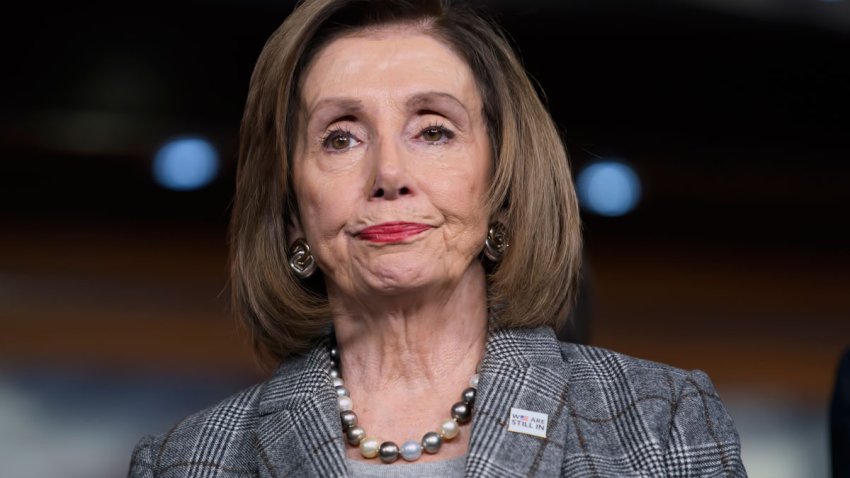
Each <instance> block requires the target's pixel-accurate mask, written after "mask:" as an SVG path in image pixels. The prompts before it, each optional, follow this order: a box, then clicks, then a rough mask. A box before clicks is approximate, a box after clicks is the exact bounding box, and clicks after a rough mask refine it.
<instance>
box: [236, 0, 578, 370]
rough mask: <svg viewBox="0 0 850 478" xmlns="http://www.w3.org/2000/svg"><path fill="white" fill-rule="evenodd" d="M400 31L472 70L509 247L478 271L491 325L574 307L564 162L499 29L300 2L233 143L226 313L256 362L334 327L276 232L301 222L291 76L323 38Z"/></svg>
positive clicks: (410, 11) (573, 205)
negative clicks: (429, 38) (236, 146)
mask: <svg viewBox="0 0 850 478" xmlns="http://www.w3.org/2000/svg"><path fill="white" fill-rule="evenodd" d="M399 23H411V24H415V25H417V26H418V27H419V28H421V29H422V30H423V31H424V32H426V33H428V34H431V35H433V36H434V37H435V38H437V39H438V40H441V41H443V42H444V43H446V44H447V45H449V46H450V47H451V48H452V49H453V50H454V51H455V53H456V54H458V55H459V56H460V57H461V58H463V59H464V60H465V61H466V62H467V63H468V64H469V66H470V68H471V69H472V72H473V74H474V75H475V79H476V82H477V84H478V87H479V89H480V92H481V97H482V99H483V100H484V108H483V109H484V111H483V114H484V118H485V121H486V124H487V129H488V134H489V135H490V138H491V142H492V148H493V154H494V161H495V174H494V176H493V182H492V184H491V185H490V190H489V196H488V204H487V205H488V207H489V210H490V211H491V217H493V218H498V219H499V220H500V221H501V222H502V223H503V224H504V225H505V226H506V229H507V236H508V242H509V244H510V247H508V249H507V251H506V253H505V255H504V257H503V258H502V260H501V262H500V263H499V264H498V265H496V266H495V267H490V268H488V301H489V304H490V306H491V308H492V309H493V310H496V311H498V313H497V314H494V315H495V317H496V318H495V324H494V325H495V326H497V327H529V326H538V325H552V326H556V327H557V326H558V325H560V323H561V322H562V321H563V320H566V316H567V313H568V312H569V309H570V307H571V306H572V304H573V302H574V300H575V291H576V285H577V280H578V274H579V268H580V262H581V232H580V223H579V213H578V204H577V201H576V197H575V191H574V188H573V183H572V179H571V175H570V169H569V164H568V161H567V155H566V151H565V149H564V145H563V143H562V142H561V138H560V135H559V133H558V130H557V128H556V126H555V124H554V122H553V121H552V118H551V117H550V115H549V113H548V111H547V110H546V107H545V106H544V105H543V104H542V102H541V101H540V98H539V97H538V95H537V92H536V91H535V89H534V86H533V85H532V84H531V82H530V81H529V78H528V75H527V74H526V72H525V69H524V68H523V67H522V64H521V63H520V61H519V59H518V58H517V55H516V54H515V53H514V51H513V49H512V48H511V45H510V43H509V42H508V40H507V39H506V38H505V35H504V34H503V33H502V32H501V30H500V29H499V28H498V27H497V26H495V24H494V23H493V22H491V21H489V20H487V19H485V18H484V17H483V16H482V15H480V14H478V13H476V12H474V11H473V10H471V9H469V8H466V7H462V6H457V5H453V4H451V2H450V1H449V0H424V1H423V0H420V1H415V0H306V1H304V2H303V3H301V4H299V6H298V7H297V8H296V9H295V10H294V11H293V12H292V14H291V15H289V17H287V19H286V20H285V21H284V22H283V24H282V25H281V26H280V28H278V29H277V31H275V32H274V34H272V36H271V37H270V38H269V40H268V42H267V43H266V45H265V47H264V48H263V51H262V52H261V53H260V57H259V59H258V60H257V64H256V67H255V69H254V73H253V75H252V76H251V83H250V88H249V91H248V99H247V103H246V106H245V113H244V116H243V118H242V125H241V133H240V134H241V138H240V150H239V165H238V170H237V179H236V195H235V199H234V204H233V213H232V221H231V229H230V241H231V242H230V248H231V251H230V253H231V282H232V287H233V305H234V307H235V310H236V313H237V315H238V316H239V317H240V319H241V320H242V322H243V323H244V324H245V325H246V326H247V329H248V330H249V332H250V333H251V337H252V339H253V343H254V346H255V348H256V350H257V351H258V352H259V353H261V354H262V355H263V356H265V357H268V358H272V359H275V360H282V359H284V358H286V357H288V356H290V355H292V354H295V353H298V352H301V351H303V350H305V349H306V348H307V347H309V346H310V344H311V343H312V341H313V340H314V339H316V338H317V337H318V336H320V335H322V334H324V333H326V332H327V330H328V327H329V325H330V323H331V314H330V307H329V305H328V301H327V297H326V295H325V293H324V289H323V279H322V277H321V273H318V272H317V274H315V275H314V277H313V278H311V280H310V281H308V282H302V281H300V280H299V279H298V278H297V277H295V276H294V275H293V273H292V271H291V270H290V268H289V263H288V257H287V248H288V247H287V246H288V245H289V244H291V243H292V242H293V241H294V239H295V238H291V237H287V234H286V224H287V221H288V218H290V217H293V216H292V215H293V214H297V212H298V209H297V204H296V202H295V197H294V193H293V188H292V184H291V154H292V151H293V149H294V142H295V138H296V137H297V136H296V135H297V134H298V124H297V119H298V112H299V111H300V110H299V108H300V107H301V98H300V92H299V88H298V83H299V79H300V76H301V74H302V72H303V71H304V69H305V68H306V66H307V65H308V64H309V61H310V59H311V58H312V57H313V56H315V54H316V53H317V52H318V51H319V50H320V49H321V48H322V47H323V46H325V45H327V44H328V43H329V42H330V41H332V40H333V39H334V38H338V37H339V36H340V35H342V34H345V33H350V32H353V31H357V30H362V29H364V28H367V27H372V26H382V25H391V24H399ZM482 246H483V244H482Z"/></svg>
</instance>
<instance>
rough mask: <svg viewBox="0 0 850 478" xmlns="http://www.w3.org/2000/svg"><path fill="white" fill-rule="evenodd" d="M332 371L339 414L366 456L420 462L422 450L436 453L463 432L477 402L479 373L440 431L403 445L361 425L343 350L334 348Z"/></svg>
mask: <svg viewBox="0 0 850 478" xmlns="http://www.w3.org/2000/svg"><path fill="white" fill-rule="evenodd" d="M330 353H331V362H332V363H333V365H332V366H331V370H330V372H329V373H328V374H329V375H330V378H331V382H332V383H333V386H334V389H336V395H337V401H338V402H339V417H340V420H341V421H342V431H343V432H344V433H345V437H346V439H347V440H348V443H349V444H350V445H351V446H356V447H359V449H360V454H361V455H362V456H363V458H375V457H376V456H377V457H380V458H381V461H382V462H384V463H387V464H389V463H393V462H394V461H396V460H398V457H399V456H401V457H402V458H404V460H405V461H416V460H418V459H419V457H420V456H422V451H423V450H424V451H425V452H426V453H430V454H434V453H437V452H438V451H440V447H441V446H442V445H443V440H451V439H452V438H454V437H456V436H458V434H459V433H460V425H461V424H464V423H467V422H469V420H471V419H472V407H473V405H474V404H475V391H476V389H477V388H478V374H477V373H476V374H475V375H473V376H472V378H471V379H470V380H469V385H470V386H469V388H467V389H466V390H464V391H463V393H461V395H460V401H459V402H457V403H455V404H454V405H452V409H451V418H449V419H447V420H443V422H442V423H440V432H439V433H438V432H433V431H430V432H428V433H426V434H425V435H424V436H423V437H422V440H420V441H416V440H408V441H406V442H404V444H402V445H401V447H399V446H398V445H397V444H395V442H391V441H385V442H381V441H380V440H378V439H377V438H375V437H373V436H367V435H366V431H365V430H363V428H362V427H359V426H358V425H357V415H356V414H355V413H354V412H353V411H352V407H353V404H352V402H351V397H350V396H349V393H348V389H347V388H345V384H344V383H343V381H342V376H341V374H340V372H339V350H338V349H337V348H336V347H331V351H330Z"/></svg>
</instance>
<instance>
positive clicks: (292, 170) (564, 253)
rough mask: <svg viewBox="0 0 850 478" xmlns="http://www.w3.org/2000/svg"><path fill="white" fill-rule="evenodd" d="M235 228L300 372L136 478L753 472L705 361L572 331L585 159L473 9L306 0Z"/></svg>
mask: <svg viewBox="0 0 850 478" xmlns="http://www.w3.org/2000/svg"><path fill="white" fill-rule="evenodd" d="M231 234H232V250H231V255H232V282H233V287H234V299H235V304H236V305H237V308H238V312H239V314H240V316H241V317H242V319H243V320H244V321H245V323H246V324H247V325H248V327H249V329H250V330H251V332H252V334H253V339H254V343H255V345H256V347H257V349H258V350H259V351H261V352H263V353H264V354H266V355H267V356H268V357H269V358H271V359H274V360H275V361H276V362H279V363H280V364H281V365H280V367H279V368H278V369H277V371H276V373H275V374H274V376H273V377H272V378H271V379H270V380H268V381H267V382H265V383H263V384H260V385H257V386H255V387H253V388H250V389H248V390H246V391H243V392H241V393H239V394H237V395H235V396H234V397H231V398H230V399H227V400H225V401H224V402H222V403H220V404H219V405H217V406H215V407H212V408H210V409H208V410H206V411H203V412H201V413H199V414H196V415H193V416H190V417H188V418H187V419H185V420H184V421H183V422H181V423H179V424H178V425H177V426H175V427H174V428H173V429H172V430H171V431H169V432H168V433H167V434H165V435H162V436H157V437H148V438H145V439H143V440H142V441H141V442H140V443H139V445H138V446H137V448H136V450H135V453H134V456H133V460H132V463H131V472H130V475H131V476H138V477H153V476H156V477H160V476H162V477H165V476H169V477H171V476H174V477H176V476H181V477H183V476H186V477H188V476H192V477H194V476H274V477H277V476H348V475H351V476H435V475H444V476H462V475H466V476H559V475H561V476H663V475H667V474H669V475H675V476H680V475H682V476H744V475H745V472H744V469H743V466H742V464H741V460H740V454H739V448H740V447H739V443H738V437H737V434H736V432H735V429H734V426H733V424H732V421H731V419H730V417H729V415H728V414H727V413H726V411H725V409H724V407H723V404H722V403H721V401H720V399H719V398H718V396H717V394H716V392H715V391H714V388H713V386H712V384H711V382H710V380H709V379H708V377H707V376H706V375H705V374H703V373H701V372H698V371H696V372H685V371H681V370H677V369H674V368H671V367H667V366H664V365H660V364H654V363H650V362H645V361H640V360H636V359H633V358H629V357H625V356H622V355H618V354H616V353H613V352H608V351H604V350H600V349H595V348H591V347H583V346H577V345H572V344H566V343H560V342H558V341H557V339H556V338H555V336H554V333H553V332H552V326H554V325H557V324H558V322H559V320H560V319H561V318H563V317H565V316H566V313H567V311H568V308H569V306H570V305H571V303H572V302H573V296H574V293H573V291H574V290H575V286H576V278H577V274H578V270H579V257H580V250H581V239H580V233H579V216H578V210H577V205H576V199H575V194H574V190H573V186H572V183H571V180H570V172H569V169H568V163H567V158H566V153H565V151H564V148H563V145H562V143H561V142H560V139H559V135H558V132H557V130H556V128H555V126H554V124H553V122H552V120H551V118H550V117H549V115H548V113H547V112H546V110H545V108H544V107H543V105H542V104H541V102H540V100H539V99H538V97H537V95H536V93H535V91H534V88H533V87H532V85H531V84H530V82H529V80H528V78H527V76H526V74H525V72H524V70H523V68H522V67H521V65H520V63H519V61H518V60H517V58H516V56H515V54H514V53H513V52H512V50H511V48H510V46H509V44H508V42H507V41H506V40H505V38H504V37H503V36H502V35H501V34H500V33H499V31H498V30H497V29H496V28H495V27H493V26H492V25H491V24H490V23H489V22H487V21H485V20H483V19H482V18H481V17H480V16H478V15H476V14H474V13H472V12H471V11H468V10H466V9H462V8H459V7H456V6H454V5H449V4H448V3H447V2H445V1H441V0H430V1H418V2H412V1H408V0H387V1H363V0H348V1H340V0H315V1H310V0H308V1H305V2H303V3H302V4H300V6H299V7H297V8H296V10H295V11H294V12H293V13H292V14H291V15H290V16H289V18H288V19H287V20H286V21H285V22H284V23H283V25H282V26H281V28H280V29H279V30H278V31H277V32H276V33H275V34H274V35H273V36H272V37H271V38H270V40H269V42H268V43H267V44H266V46H265V48H264V50H263V52H262V53H261V55H260V58H259V60H258V63H257V66H256V69H255V71H254V75H253V77H252V79H251V86H250V92H249V95H248V101H247V106H246V109H245V115H244V118H243V123H242V146H241V151H240V164H239V172H238V180H237V191H236V199H235V204H234V210H233V221H232V231H231ZM411 462H412V464H409V463H411Z"/></svg>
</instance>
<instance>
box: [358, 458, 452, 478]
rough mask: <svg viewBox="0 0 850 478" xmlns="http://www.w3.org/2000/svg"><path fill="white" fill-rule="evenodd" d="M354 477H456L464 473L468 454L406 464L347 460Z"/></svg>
mask: <svg viewBox="0 0 850 478" xmlns="http://www.w3.org/2000/svg"><path fill="white" fill-rule="evenodd" d="M346 462H347V464H348V469H349V470H351V477H352V478H431V477H434V476H439V477H440V478H455V477H462V476H463V475H464V467H465V465H466V455H464V456H459V457H457V458H452V459H451V460H442V461H430V462H428V463H412V464H409V465H408V464H404V465H398V464H396V465H389V466H388V465H384V464H383V463H380V464H378V463H375V464H372V463H363V462H362V461H356V460H348V459H347V460H346Z"/></svg>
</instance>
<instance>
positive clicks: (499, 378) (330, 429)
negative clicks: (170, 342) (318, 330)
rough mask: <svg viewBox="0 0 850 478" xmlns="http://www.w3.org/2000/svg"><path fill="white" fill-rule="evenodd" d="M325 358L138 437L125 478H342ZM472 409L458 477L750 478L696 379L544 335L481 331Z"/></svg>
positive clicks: (708, 390)
mask: <svg viewBox="0 0 850 478" xmlns="http://www.w3.org/2000/svg"><path fill="white" fill-rule="evenodd" d="M326 350H327V349H326V344H324V343H323V344H319V345H317V346H316V347H315V348H314V349H313V350H312V351H310V352H308V353H306V354H304V355H301V356H298V357H295V358H292V359H288V360H287V361H285V362H284V363H283V364H282V365H281V366H280V368H279V369H278V370H277V372H276V373H275V374H274V376H273V377H271V379H269V380H268V381H266V382H265V383H262V384H259V385H255V386H254V387H252V388H249V389H247V390H244V391H242V392H240V393H238V394H236V395H234V396H233V397H231V398H228V399H226V400H224V401H223V402H221V403H219V404H218V405H216V406H214V407H212V408H209V409H207V410H205V411H202V412H200V413H197V414H195V415H192V416H189V417H188V418H186V419H184V420H183V421H182V422H180V423H178V424H177V425H176V426H175V427H174V428H172V429H171V431H169V432H168V433H166V434H164V435H160V436H149V437H145V438H143V439H142V440H141V441H140V442H139V444H138V445H137V446H136V449H135V450H134V452H133V457H132V461H131V463H130V471H129V475H128V476H130V477H136V478H154V477H158V478H166V477H168V478H177V477H184V478H188V477H193V478H194V477H198V478H200V477H209V478H212V477H216V478H225V477H227V478H237V477H243V478H244V477H275V478H277V477H290V476H298V477H302V476H321V477H331V476H348V473H349V470H348V469H347V466H346V460H345V455H344V450H345V444H344V441H343V435H342V427H341V425H340V421H339V413H338V411H337V400H336V393H335V392H334V390H333V387H331V385H330V381H329V378H328V375H327V373H326V371H327V370H328V368H329V366H330V359H329V356H328V354H327V352H326ZM512 407H516V408H520V409H524V410H530V411H535V412H539V413H544V414H546V415H548V430H547V433H546V438H538V437H536V436H532V435H527V434H520V433H515V432H512V431H509V430H508V419H509V418H508V416H509V413H510V410H511V408H512ZM474 413H475V415H474V416H473V421H472V430H471V432H470V433H471V436H470V443H469V454H468V457H467V459H466V476H467V477H525V476H542V477H548V476H568V477H608V476H618V477H619V476H642V477H658V476H677V477H679V476H730V477H742V476H746V471H745V470H744V466H743V464H742V462H741V454H740V443H739V440H738V434H737V432H736V431H735V426H734V425H733V423H732V419H731V418H730V416H729V414H728V413H727V412H726V409H725V408H724V406H723V403H722V402H721V401H720V397H718V396H717V392H716V391H715V390H714V386H713V385H712V383H711V381H710V380H709V378H708V376H707V375H706V374H704V373H703V372H700V371H692V372H687V371H683V370H679V369H675V368H672V367H669V366H666V365H661V364H658V363H653V362H648V361H643V360H638V359H634V358H630V357H627V356H624V355H620V354H617V353H614V352H610V351H606V350H602V349H598V348H594V347H588V346H581V345H575V344H569V343H561V342H558V340H557V339H556V337H555V334H554V333H553V332H552V330H551V329H550V328H547V327H543V328H537V329H503V330H496V331H492V332H491V333H490V336H489V339H488V342H487V348H486V353H485V356H484V359H483V360H482V362H481V367H480V379H479V388H478V396H477V397H476V406H475V411H474Z"/></svg>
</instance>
